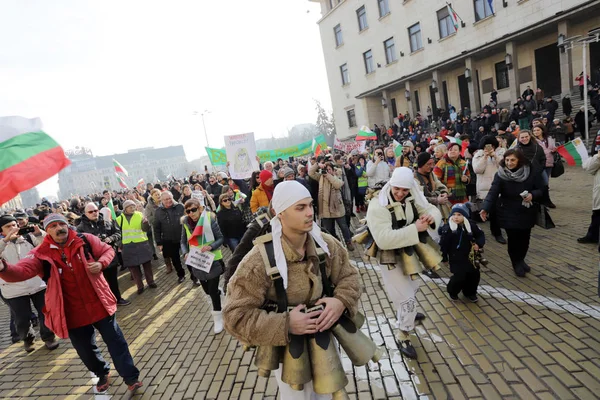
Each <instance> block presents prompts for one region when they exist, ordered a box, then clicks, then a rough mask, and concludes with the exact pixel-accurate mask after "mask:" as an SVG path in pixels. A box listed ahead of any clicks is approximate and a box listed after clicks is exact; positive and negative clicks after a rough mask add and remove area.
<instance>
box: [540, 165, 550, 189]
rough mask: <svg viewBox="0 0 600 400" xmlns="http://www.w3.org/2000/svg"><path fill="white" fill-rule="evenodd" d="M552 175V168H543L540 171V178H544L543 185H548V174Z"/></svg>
mask: <svg viewBox="0 0 600 400" xmlns="http://www.w3.org/2000/svg"><path fill="white" fill-rule="evenodd" d="M551 173H552V167H544V169H543V171H542V178H544V184H545V185H546V186H549V185H550V174H551Z"/></svg>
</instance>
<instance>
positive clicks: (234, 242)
mask: <svg viewBox="0 0 600 400" xmlns="http://www.w3.org/2000/svg"><path fill="white" fill-rule="evenodd" d="M224 241H225V245H226V246H227V247H229V250H231V252H232V253H233V252H234V251H235V249H236V247H238V244H240V238H225V239H224Z"/></svg>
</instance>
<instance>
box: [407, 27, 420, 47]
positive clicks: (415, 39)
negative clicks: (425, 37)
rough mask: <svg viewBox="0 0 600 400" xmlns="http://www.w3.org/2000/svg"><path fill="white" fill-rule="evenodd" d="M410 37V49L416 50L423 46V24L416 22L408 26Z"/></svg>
mask: <svg viewBox="0 0 600 400" xmlns="http://www.w3.org/2000/svg"><path fill="white" fill-rule="evenodd" d="M408 37H409V38H410V51H411V52H415V51H417V50H419V49H422V48H423V41H422V40H421V24H420V23H418V22H417V23H416V24H414V25H413V26H411V27H410V28H408Z"/></svg>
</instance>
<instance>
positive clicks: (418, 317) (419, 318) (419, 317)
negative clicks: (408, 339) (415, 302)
mask: <svg viewBox="0 0 600 400" xmlns="http://www.w3.org/2000/svg"><path fill="white" fill-rule="evenodd" d="M424 319H425V314H423V313H420V312H418V313H417V315H415V321H423V320H424Z"/></svg>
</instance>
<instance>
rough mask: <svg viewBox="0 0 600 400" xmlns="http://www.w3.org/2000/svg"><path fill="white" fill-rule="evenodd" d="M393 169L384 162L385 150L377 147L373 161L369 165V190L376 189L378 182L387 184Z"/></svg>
mask: <svg viewBox="0 0 600 400" xmlns="http://www.w3.org/2000/svg"><path fill="white" fill-rule="evenodd" d="M391 171H393V167H391V166H390V165H389V164H388V163H387V162H385V161H384V155H383V148H382V147H376V148H375V155H374V157H373V160H370V161H369V162H368V163H367V183H368V185H369V188H374V187H375V185H376V184H377V182H382V181H383V182H387V181H388V180H389V179H390V176H391Z"/></svg>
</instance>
